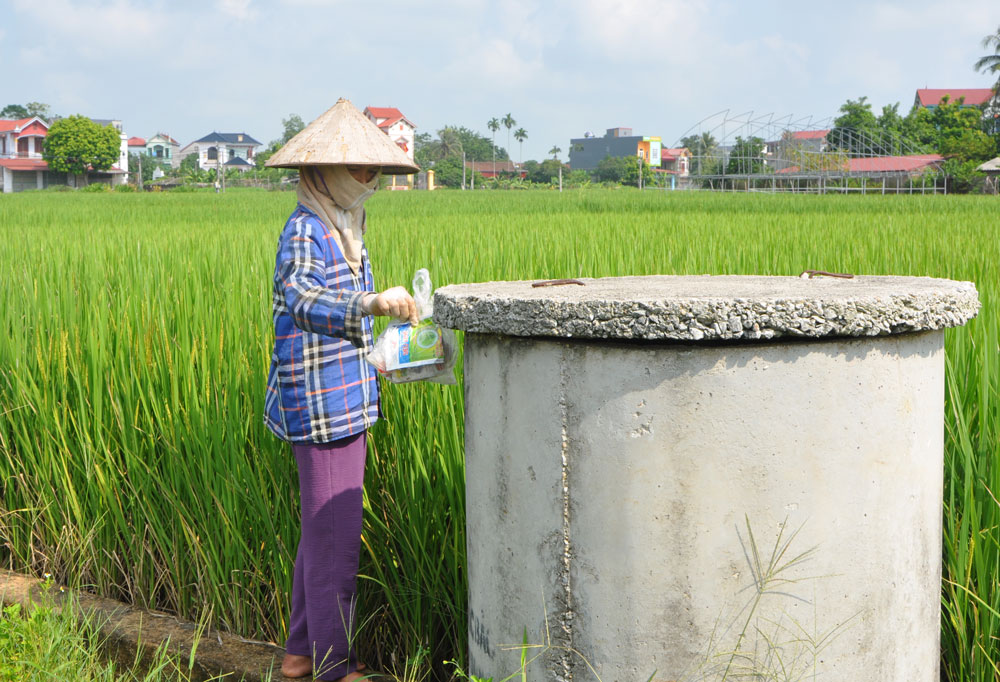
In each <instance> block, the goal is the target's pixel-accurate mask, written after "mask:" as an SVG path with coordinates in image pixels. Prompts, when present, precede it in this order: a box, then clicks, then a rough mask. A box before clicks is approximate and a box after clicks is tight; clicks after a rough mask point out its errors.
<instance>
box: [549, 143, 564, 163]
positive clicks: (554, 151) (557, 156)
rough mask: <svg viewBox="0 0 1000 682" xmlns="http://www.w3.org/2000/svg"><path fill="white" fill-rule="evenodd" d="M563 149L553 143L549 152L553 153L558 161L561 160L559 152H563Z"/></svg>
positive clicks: (553, 156)
mask: <svg viewBox="0 0 1000 682" xmlns="http://www.w3.org/2000/svg"><path fill="white" fill-rule="evenodd" d="M561 151H562V150H561V149H559V147H557V146H555V145H552V149H550V150H549V154H551V155H552V158H553V159H555V160H556V161H558V160H559V152H561Z"/></svg>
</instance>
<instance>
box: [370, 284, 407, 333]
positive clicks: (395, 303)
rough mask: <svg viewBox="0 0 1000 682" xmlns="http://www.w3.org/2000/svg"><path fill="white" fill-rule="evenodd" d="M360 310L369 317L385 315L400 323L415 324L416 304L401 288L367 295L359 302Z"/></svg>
mask: <svg viewBox="0 0 1000 682" xmlns="http://www.w3.org/2000/svg"><path fill="white" fill-rule="evenodd" d="M361 307H362V309H363V310H364V311H365V312H366V313H368V314H369V315H387V316H391V317H395V318H397V319H399V320H402V321H404V322H405V321H407V320H409V322H410V324H417V323H418V322H419V321H420V320H419V318H418V317H417V303H416V301H414V300H413V297H412V296H410V292H408V291H407V290H406V289H405V288H403V287H393V288H392V289H386V290H385V291H383V292H382V293H379V294H368V295H367V296H365V298H364V300H363V301H362V302H361Z"/></svg>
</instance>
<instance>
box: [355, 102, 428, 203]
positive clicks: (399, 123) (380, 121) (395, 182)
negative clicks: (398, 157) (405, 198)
mask: <svg viewBox="0 0 1000 682" xmlns="http://www.w3.org/2000/svg"><path fill="white" fill-rule="evenodd" d="M364 114H365V116H367V117H368V119H369V120H370V121H371V122H372V123H374V124H375V125H377V126H378V127H379V128H380V129H381V130H382V131H383V132H384V133H385V134H386V135H388V136H389V139H390V140H392V141H393V142H395V143H396V144H397V145H399V148H400V149H402V150H403V151H404V152H406V156H407V158H409V159H410V161H413V139H414V136H415V135H416V130H417V126H415V125H413V123H412V122H411V121H410V120H409V119H407V118H406V117H405V116H403V112H401V111H400V110H399V109H396V108H395V107H365V111H364ZM397 177H398V176H395V175H394V176H392V185H390V187H389V189H409V188H410V187H411V186H412V181H413V176H410V175H408V176H406V179H405V180H403V178H401V177H399V178H398V179H397Z"/></svg>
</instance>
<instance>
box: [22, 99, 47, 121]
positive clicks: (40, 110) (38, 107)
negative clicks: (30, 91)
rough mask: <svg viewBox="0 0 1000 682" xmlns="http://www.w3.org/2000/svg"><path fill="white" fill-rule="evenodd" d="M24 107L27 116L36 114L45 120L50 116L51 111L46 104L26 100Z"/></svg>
mask: <svg viewBox="0 0 1000 682" xmlns="http://www.w3.org/2000/svg"><path fill="white" fill-rule="evenodd" d="M24 108H25V109H27V110H28V116H37V117H38V118H42V119H45V120H49V119H50V118H52V111H51V110H50V108H49V105H48V104H42V103H41V102H28V103H27V104H25V105H24Z"/></svg>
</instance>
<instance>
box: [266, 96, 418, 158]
mask: <svg viewBox="0 0 1000 682" xmlns="http://www.w3.org/2000/svg"><path fill="white" fill-rule="evenodd" d="M264 165H265V166H277V167H280V168H294V167H297V166H347V165H350V166H378V167H379V168H381V169H382V172H383V173H386V174H388V175H409V174H410V173H416V172H417V171H419V170H420V168H419V167H418V166H417V165H416V164H414V163H413V162H412V161H410V159H409V157H408V156H407V155H406V152H404V151H403V150H402V149H400V148H399V146H398V145H396V143H395V142H393V141H392V140H390V139H389V136H388V135H386V134H385V133H384V132H382V131H381V130H379V128H378V126H376V125H375V124H374V123H372V122H371V121H370V120H368V118H366V117H365V115H364V114H362V113H361V112H360V111H358V110H357V108H356V107H355V106H354V105H353V104H351V103H350V102H349V101H348V100H346V99H343V98H341V99H339V100H337V103H336V104H334V105H333V106H332V107H330V109H328V110H327V112H326V113H325V114H323V115H322V116H320V117H319V118H317V119H316V120H315V121H313V122H312V123H310V124H309V125H307V126H306V127H305V128H303V129H302V131H301V132H299V134H298V135H296V136H295V137H293V138H292V139H290V140H289V141H288V142H286V143H285V146H284V147H282V148H281V149H279V150H278V151H276V152H275V153H274V155H273V156H271V158H270V159H268V160H267V163H266V164H264Z"/></svg>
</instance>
